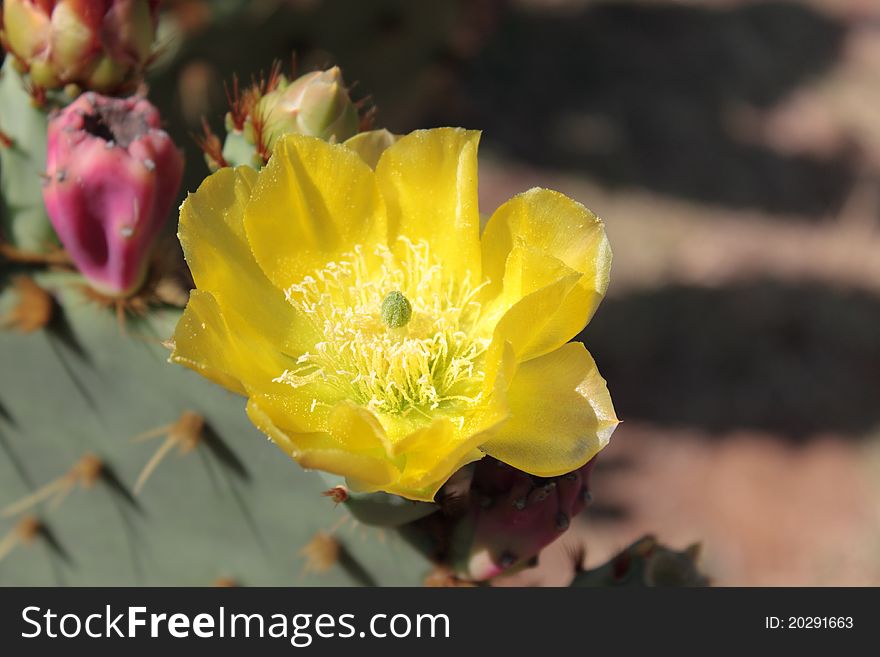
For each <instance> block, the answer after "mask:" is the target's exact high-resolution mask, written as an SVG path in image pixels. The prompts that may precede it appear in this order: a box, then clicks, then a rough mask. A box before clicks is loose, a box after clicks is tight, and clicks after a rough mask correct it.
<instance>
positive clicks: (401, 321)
mask: <svg viewBox="0 0 880 657" xmlns="http://www.w3.org/2000/svg"><path fill="white" fill-rule="evenodd" d="M381 314H382V321H383V322H385V326H387V327H388V328H395V329H396V328H401V327H403V326H406V325H407V324H409V320H410V318H411V317H412V304H411V303H410V302H409V299H407V298H406V297H405V296H403V292H398V291H397V290H395V291H394V292H389V293H388V296H386V297H385V298H384V299H383V300H382V312H381Z"/></svg>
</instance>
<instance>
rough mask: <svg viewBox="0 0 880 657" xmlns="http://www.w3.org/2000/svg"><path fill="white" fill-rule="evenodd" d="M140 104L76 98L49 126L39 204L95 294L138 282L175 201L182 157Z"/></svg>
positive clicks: (128, 288) (151, 111) (121, 292)
mask: <svg viewBox="0 0 880 657" xmlns="http://www.w3.org/2000/svg"><path fill="white" fill-rule="evenodd" d="M159 125H160V119H159V112H158V110H156V108H155V107H153V105H151V104H150V103H149V102H148V101H146V100H144V99H140V98H127V99H117V98H107V97H104V96H100V95H98V94H95V93H87V94H84V95H83V96H80V98H78V99H77V100H76V101H75V102H74V103H72V104H71V105H70V106H68V107H67V108H66V109H64V110H63V111H62V112H60V113H58V114H56V115H54V116H53V117H52V118H51V119H50V122H49V135H48V150H47V159H46V164H47V166H46V169H47V171H46V183H45V187H44V189H43V200H44V201H45V203H46V210H47V212H48V214H49V218H50V219H51V221H52V225H53V226H54V228H55V231H56V232H57V234H58V237H59V239H60V240H61V243H62V244H63V245H64V247H65V248H66V249H67V251H68V252H69V253H70V256H71V259H72V260H73V262H74V264H75V265H76V266H77V268H78V269H79V271H80V272H81V273H82V274H83V276H85V277H86V278H87V279H88V281H89V283H90V284H91V285H92V287H94V288H95V289H96V290H97V291H99V292H101V293H102V294H106V295H109V296H115V297H124V296H127V295H129V294H131V293H132V292H134V291H136V290H137V289H138V288H139V287H140V285H141V283H142V282H143V280H144V276H145V274H146V270H147V264H148V261H149V256H150V251H151V249H152V247H153V244H154V243H155V240H156V237H157V235H158V234H159V232H160V230H161V228H162V226H163V224H164V223H165V220H166V218H167V217H168V213H169V211H170V209H171V206H172V204H173V203H174V200H175V198H176V196H177V191H178V188H179V186H180V180H181V176H182V174H183V156H182V155H181V153H180V152H179V151H178V150H177V148H176V146H175V145H174V143H173V142H172V141H171V139H170V137H169V136H168V135H167V134H166V133H165V132H163V131H162V130H161V129H160V127H159Z"/></svg>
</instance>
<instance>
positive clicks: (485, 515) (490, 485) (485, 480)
mask: <svg viewBox="0 0 880 657" xmlns="http://www.w3.org/2000/svg"><path fill="white" fill-rule="evenodd" d="M592 466H593V460H591V461H589V462H588V463H587V464H586V465H584V466H583V467H582V468H580V469H578V470H576V471H574V472H570V473H568V474H566V475H563V476H561V477H553V478H543V477H534V476H531V475H528V474H526V473H525V472H521V471H519V470H516V469H515V468H512V467H510V466H509V465H506V464H504V463H502V462H501V461H497V460H495V459H492V458H484V459H483V460H482V461H480V462H478V463H477V464H476V467H475V468H474V472H473V478H472V480H471V483H470V490H469V491H468V492H467V496H466V504H467V510H466V513H465V514H464V515H463V516H461V517H460V518H452V519H451V520H450V521H451V522H452V523H453V527H452V529H451V534H450V535H451V539H450V543H449V552H448V555H447V556H446V560H447V561H448V562H449V564H450V565H451V566H452V568H453V570H454V572H455V573H456V574H457V575H458V576H459V577H461V578H464V579H471V580H476V581H483V580H488V579H492V578H493V577H496V576H498V575H500V574H501V573H503V572H507V571H510V570H511V569H515V568H519V567H523V566H525V565H527V564H528V563H529V562H530V561H531V560H532V559H533V558H535V557H537V555H538V553H539V552H540V551H541V550H542V549H543V548H544V547H546V546H547V545H549V544H550V543H552V542H553V541H555V540H556V539H557V538H559V537H560V536H561V535H562V534H563V533H565V531H566V530H567V529H568V527H569V525H570V524H571V519H572V518H573V517H574V516H575V515H577V514H579V513H580V512H581V511H582V510H583V509H584V507H585V506H586V504H587V503H588V502H589V500H590V492H589V474H590V470H591V469H592ZM441 495H445V496H446V506H447V508H448V506H449V499H448V498H449V492H448V489H447V490H446V491H441ZM453 495H454V494H453Z"/></svg>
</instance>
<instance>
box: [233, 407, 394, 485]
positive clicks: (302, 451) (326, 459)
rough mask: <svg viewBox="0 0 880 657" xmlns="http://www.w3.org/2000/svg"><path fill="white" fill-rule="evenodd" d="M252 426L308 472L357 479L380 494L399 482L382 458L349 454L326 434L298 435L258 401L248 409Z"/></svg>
mask: <svg viewBox="0 0 880 657" xmlns="http://www.w3.org/2000/svg"><path fill="white" fill-rule="evenodd" d="M247 412H248V417H249V418H250V420H251V422H253V423H254V425H255V426H256V427H257V428H258V429H260V431H262V432H263V433H265V434H266V435H267V436H269V437H270V438H271V439H272V441H273V442H275V444H276V445H278V447H280V448H281V449H282V450H283V451H284V452H285V453H286V454H287V455H288V456H290V457H291V458H293V459H295V460H296V461H297V462H298V463H299V464H300V465H301V466H302V467H304V468H306V469H308V470H323V471H324V472H330V473H333V474H338V475H341V476H344V477H356V478H357V479H358V480H359V481H362V482H364V484H365V485H366V486H369V487H373V488H374V489H376V490H378V489H379V488H383V487H385V486H387V485H388V484H389V483H390V482H391V481H393V480H394V479H396V477H397V474H398V471H397V469H396V468H395V467H394V466H393V464H392V463H391V462H390V461H388V460H386V459H382V458H377V457H374V456H369V455H364V454H356V453H353V452H350V451H348V450H346V449H345V448H344V447H343V446H342V445H340V444H339V442H337V441H336V440H335V439H334V438H333V437H332V436H330V435H329V434H326V433H320V432H319V433H296V432H291V431H289V430H286V429H285V428H284V427H283V426H279V425H278V424H277V423H276V422H275V418H272V417H270V416H269V414H268V413H266V412H265V411H264V410H263V408H262V407H261V406H260V402H259V401H258V400H256V399H253V398H252V399H250V400H249V401H248V407H247Z"/></svg>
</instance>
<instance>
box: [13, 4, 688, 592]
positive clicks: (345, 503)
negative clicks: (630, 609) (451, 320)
mask: <svg viewBox="0 0 880 657" xmlns="http://www.w3.org/2000/svg"><path fill="white" fill-rule="evenodd" d="M157 5H158V2H157V0H102V2H96V3H91V2H89V3H87V2H83V1H82V0H9V1H8V2H6V3H5V4H4V14H3V17H4V24H3V32H2V35H0V36H2V39H3V41H4V44H5V45H6V46H7V48H8V49H9V50H10V56H9V57H8V58H7V61H6V64H5V66H4V69H3V75H2V79H0V101H2V102H0V147H2V148H0V158H2V161H0V164H2V189H0V191H2V196H3V200H4V208H3V221H4V223H3V238H4V239H5V241H6V243H5V244H3V245H2V246H3V249H2V250H0V257H6V258H7V259H9V262H4V261H2V260H0V327H2V329H4V330H3V331H2V332H0V358H2V363H3V376H2V377H0V584H4V585H8V584H22V585H39V584H89V585H101V584H104V585H125V584H147V585H150V584H176V585H181V584H183V585H186V584H190V585H208V584H211V583H214V584H216V585H223V586H226V585H230V584H244V585H260V584H264V585H267V584H274V585H284V584H297V583H299V584H329V585H340V584H362V585H387V584H396V585H401V584H414V583H419V582H422V581H423V580H424V577H425V575H427V574H428V573H429V572H430V569H431V565H432V563H431V562H435V563H441V564H445V565H447V566H449V567H451V568H452V571H453V572H454V573H455V575H457V578H458V579H456V581H460V580H461V579H467V580H486V579H490V578H492V577H494V576H496V575H498V574H500V573H501V572H503V571H507V570H510V569H514V568H522V567H526V566H528V565H529V564H530V563H532V562H533V560H534V559H535V558H536V555H537V554H538V552H539V551H540V550H541V549H542V548H543V547H544V546H545V545H547V544H548V543H550V542H552V541H553V540H555V538H557V537H558V536H559V535H560V534H561V533H562V532H564V531H565V530H566V529H567V528H568V525H569V522H570V519H571V518H572V517H573V516H574V515H575V514H576V513H578V512H579V511H580V510H581V509H582V508H583V506H584V505H585V503H586V502H587V498H588V492H587V487H586V486H587V477H588V474H589V469H590V465H591V464H590V463H588V464H587V465H586V466H584V467H583V468H581V469H579V470H578V471H576V472H573V473H569V474H567V475H564V476H561V477H553V478H541V477H534V476H530V475H527V474H525V473H523V472H520V471H518V470H515V469H513V468H511V467H509V466H505V465H503V464H499V463H498V462H497V461H495V460H494V459H491V458H488V457H487V458H485V459H484V460H482V461H480V462H479V463H476V464H471V465H468V466H465V467H464V468H462V469H460V470H459V471H458V472H457V473H455V474H454V475H453V476H452V478H451V479H450V480H449V481H448V482H447V483H446V485H445V486H444V487H443V488H442V490H441V493H440V495H439V496H438V497H437V498H436V503H431V502H414V501H410V500H407V499H404V498H402V497H398V496H396V495H390V494H387V493H371V494H366V493H357V492H354V491H351V490H349V489H348V488H347V486H346V485H345V483H343V480H342V479H341V478H339V477H335V476H332V475H327V474H323V473H322V474H320V475H319V474H316V473H312V472H307V471H302V470H300V469H299V468H296V467H292V466H291V464H290V462H289V461H288V460H287V459H285V458H281V457H279V455H278V453H277V451H276V449H275V448H274V447H273V446H271V445H270V444H269V443H268V442H267V441H266V440H264V439H260V438H258V437H259V436H261V434H260V433H259V432H258V431H257V430H256V429H255V428H254V427H253V425H252V424H251V423H250V422H249V421H248V419H247V416H246V415H245V414H244V413H243V412H242V408H241V404H240V403H239V400H237V399H236V400H235V401H234V402H233V401H232V399H230V396H231V395H230V393H228V392H225V391H224V390H222V389H221V388H220V387H218V386H214V385H212V384H210V383H208V382H207V381H205V380H204V379H202V378H200V377H199V376H197V375H195V374H193V373H192V372H189V371H187V370H185V369H184V368H179V367H170V366H169V365H168V364H167V362H166V361H167V359H168V352H167V344H168V343H167V342H165V341H166V340H167V339H168V338H169V336H171V335H172V332H173V329H174V327H175V326H176V325H178V322H179V320H180V317H181V310H180V307H181V306H182V305H183V304H184V303H185V302H186V297H187V294H186V290H185V289H183V288H182V287H181V286H180V281H181V279H182V278H183V277H184V276H185V274H184V272H183V270H182V268H181V267H180V265H181V263H180V262H176V264H175V265H174V266H172V267H170V268H168V267H167V266H166V267H165V268H159V267H156V266H152V265H155V261H150V260H149V258H150V255H151V253H153V256H156V257H157V258H158V259H163V260H164V259H169V260H170V259H174V258H175V255H176V250H174V249H172V250H170V251H169V250H167V249H164V248H154V247H155V246H156V238H157V235H158V233H159V231H160V229H161V228H162V226H163V224H164V221H165V220H166V218H167V217H168V214H169V213H168V210H169V206H170V205H171V203H172V201H173V199H174V197H175V194H176V189H177V186H178V183H179V180H180V175H181V169H182V161H181V158H180V156H179V154H178V152H177V150H176V149H175V147H174V145H173V144H172V143H171V142H170V140H168V138H167V135H165V134H164V133H163V132H161V130H159V125H160V122H159V117H158V113H157V111H156V110H155V108H153V107H152V106H151V105H150V104H149V103H148V102H147V101H146V100H143V99H139V98H131V99H113V98H106V97H102V96H99V95H97V94H95V93H94V92H91V91H90V92H87V93H85V94H83V95H79V94H80V92H81V91H82V90H83V89H86V90H88V89H92V90H97V91H101V92H106V93H127V92H129V91H131V90H133V89H134V88H135V86H136V85H137V84H138V83H139V81H140V78H141V74H142V72H143V69H144V66H145V65H146V64H147V63H148V61H149V58H150V55H151V51H152V41H153V37H154V35H155V28H156V11H157ZM229 95H230V105H231V109H230V112H229V114H228V115H227V117H226V124H227V125H226V128H227V134H226V135H225V139H224V140H221V139H220V138H219V137H217V136H216V135H214V134H213V133H211V132H210V130H209V129H207V128H206V132H205V138H204V140H203V149H204V151H205V153H206V160H207V161H208V164H209V166H210V167H212V168H217V167H220V166H225V165H227V164H248V165H251V166H253V167H256V168H259V167H261V166H262V165H263V164H265V163H266V162H267V160H268V157H269V153H270V152H271V149H272V146H273V144H274V143H275V142H276V141H277V140H278V138H279V137H280V136H281V135H284V134H286V133H290V132H293V133H300V134H307V135H312V136H317V137H320V138H322V139H325V140H327V141H344V140H347V139H349V138H350V137H352V135H356V133H358V132H359V131H360V130H364V129H366V128H367V127H368V126H369V124H370V122H371V114H370V113H365V115H364V116H363V117H360V116H359V113H360V109H361V107H360V105H361V104H359V103H353V102H352V101H351V98H350V96H349V91H348V89H346V88H345V86H344V85H343V83H342V77H341V73H340V72H339V69H338V68H332V69H329V70H327V71H316V72H314V73H309V74H306V75H304V76H301V77H299V78H296V79H294V80H292V81H290V80H289V79H288V78H287V77H286V76H284V75H282V74H281V72H280V67H278V66H276V67H275V68H273V70H272V73H271V74H270V76H269V77H268V78H267V79H265V80H263V81H260V82H256V83H254V85H252V86H251V87H249V88H248V89H245V90H244V91H240V90H239V88H238V85H237V83H234V84H233V86H232V90H231V92H230V94H229ZM76 96H79V98H78V99H76V100H74V98H75V97H76ZM71 101H72V104H71V105H70V106H69V107H66V109H64V107H65V106H66V105H67V104H68V103H71ZM53 109H59V110H60V111H59V112H58V113H57V114H51V115H50V110H53ZM49 116H52V117H53V118H51V119H49ZM47 132H48V140H47ZM396 140H397V137H396V136H394V135H392V134H391V133H388V132H387V131H383V130H380V131H372V132H361V133H360V134H357V135H356V136H355V138H354V139H352V140H350V141H349V142H348V143H349V145H350V146H351V148H353V149H354V150H356V151H357V152H358V153H359V154H360V155H361V157H362V158H363V159H364V160H365V161H366V162H367V163H368V164H369V165H370V166H375V164H376V161H377V160H378V158H379V154H380V153H381V152H382V151H383V150H384V149H385V148H387V147H388V146H389V145H391V144H393V143H394V142H395V141H396ZM47 152H48V158H47V157H46V154H47ZM44 206H45V207H46V208H48V213H47V212H46V210H45V209H44ZM48 217H51V224H52V225H54V231H53V230H52V228H51V225H50V222H49V219H48ZM56 233H57V235H58V236H60V238H61V242H62V243H63V245H64V247H66V249H67V252H69V258H66V257H63V256H58V255H57V254H54V253H53V250H57V249H58V246H57V242H56V238H55V234H56ZM160 246H161V245H160ZM30 252H34V253H30ZM157 252H158V253H157ZM41 254H42V255H41ZM56 256H57V257H56ZM165 256H170V257H169V258H165ZM13 260H14V261H15V262H13ZM148 267H151V269H150V271H148ZM148 275H152V276H149V282H150V284H149V285H145V286H143V285H142V282H143V281H144V280H145V278H148ZM84 283H88V284H89V285H90V286H91V289H89V288H88V287H87V286H86V285H84ZM93 290H97V291H98V292H99V293H100V294H95V293H94V291H93ZM96 301H97V302H98V303H95V302H96ZM111 308H114V309H116V311H117V315H116V317H115V318H114V316H113V314H112V312H109V309H111ZM126 312H127V313H128V315H125V314H124V313H126ZM411 312H412V307H411V306H410V302H409V301H408V300H407V298H406V297H404V296H403V294H402V293H400V292H398V293H396V295H395V294H389V295H388V296H387V297H386V298H385V299H384V301H383V303H382V320H383V321H384V322H385V323H386V324H387V325H388V326H389V327H391V328H394V329H397V328H401V327H404V326H405V325H406V324H407V323H408V321H409V320H410V318H411ZM580 462H582V461H580ZM444 478H445V477H444ZM440 483H442V480H440V481H438V484H437V485H439V484H440ZM435 489H436V488H435ZM435 489H434V490H435ZM419 499H426V500H429V499H430V497H424V498H419ZM337 507H339V508H337ZM351 529H355V530H356V531H350V530H351ZM657 554H659V552H658V553H657ZM639 555H640V557H642V558H643V560H646V559H647V557H646V555H643V554H642V553H639ZM652 558H653V557H652ZM646 563H647V561H646ZM667 563H678V561H675V559H672V560H671V561H670V560H669V559H667V560H666V561H662V560H661V561H657V560H656V559H654V561H651V565H649V566H643V567H642V570H643V571H644V572H645V573H648V574H647V575H643V576H641V580H639V581H648V580H650V581H651V582H656V581H660V580H662V579H663V575H664V573H665V574H666V575H668V574H669V573H670V572H673V573H675V572H678V571H676V570H675V568H671V569H670V568H666V567H665V566H664V564H667ZM591 572H592V571H591ZM639 572H642V571H639ZM586 576H587V573H582V574H581V575H579V578H581V579H582V580H583V581H586V580H584V579H583V578H585V577H586ZM614 583H617V582H614Z"/></svg>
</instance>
